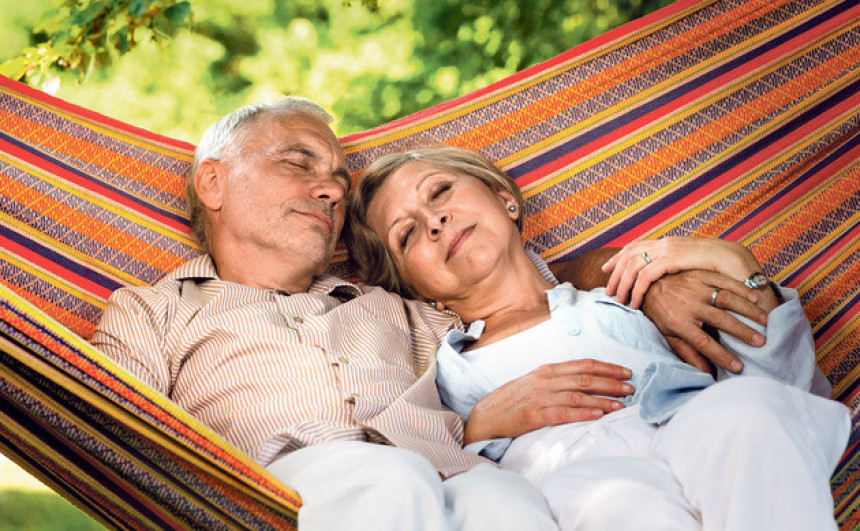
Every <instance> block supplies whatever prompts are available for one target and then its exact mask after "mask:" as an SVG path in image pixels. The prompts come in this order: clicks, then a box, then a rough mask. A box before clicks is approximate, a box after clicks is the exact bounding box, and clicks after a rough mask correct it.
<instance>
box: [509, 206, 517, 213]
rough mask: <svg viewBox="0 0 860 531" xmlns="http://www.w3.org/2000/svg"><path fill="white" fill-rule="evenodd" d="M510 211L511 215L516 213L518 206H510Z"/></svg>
mask: <svg viewBox="0 0 860 531" xmlns="http://www.w3.org/2000/svg"><path fill="white" fill-rule="evenodd" d="M508 211H509V212H511V213H513V212H516V211H517V206H516V205H508Z"/></svg>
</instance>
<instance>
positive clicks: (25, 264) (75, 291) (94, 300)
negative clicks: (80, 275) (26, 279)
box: [0, 248, 107, 320]
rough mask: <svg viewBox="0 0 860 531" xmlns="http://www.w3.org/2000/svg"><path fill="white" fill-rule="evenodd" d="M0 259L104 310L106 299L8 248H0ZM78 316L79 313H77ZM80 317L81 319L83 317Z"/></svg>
mask: <svg viewBox="0 0 860 531" xmlns="http://www.w3.org/2000/svg"><path fill="white" fill-rule="evenodd" d="M0 259H2V260H3V261H5V262H8V263H10V264H12V265H13V266H15V267H17V268H18V269H21V270H22V271H26V272H27V273H29V274H30V275H33V276H34V277H36V278H38V279H39V280H41V281H43V282H45V283H46V284H50V285H52V286H55V287H56V288H57V289H59V290H61V291H62V292H63V293H66V294H68V295H69V296H71V297H74V298H76V299H78V300H80V301H83V302H85V303H87V304H91V305H93V306H95V307H97V308H101V309H102V310H104V307H105V303H106V302H107V299H102V298H101V297H95V296H93V294H92V292H90V291H84V290H81V289H80V288H78V286H77V285H76V284H72V283H70V282H68V281H66V280H64V279H63V278H62V277H59V276H57V275H55V274H53V273H49V272H47V271H45V270H44V269H43V268H41V267H39V266H37V265H36V264H34V263H33V262H30V261H28V260H22V259H20V258H19V256H18V255H16V254H12V253H11V252H9V250H8V249H5V248H0ZM94 283H95V282H94ZM72 313H76V312H72ZM78 317H80V315H78ZM81 319H82V320H83V318H81Z"/></svg>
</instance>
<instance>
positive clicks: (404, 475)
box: [267, 442, 558, 531]
mask: <svg viewBox="0 0 860 531" xmlns="http://www.w3.org/2000/svg"><path fill="white" fill-rule="evenodd" d="M267 469H268V470H269V472H271V473H272V474H273V475H274V476H275V477H276V478H278V479H280V480H281V481H283V482H284V483H285V484H286V485H287V486H289V487H290V488H292V489H294V490H295V491H296V492H298V494H299V495H300V496H301V497H302V503H303V504H302V507H301V509H299V529H300V530H301V531H314V530H326V531H328V530H338V531H339V530H343V529H350V530H365V529H374V530H376V529H378V530H392V531H410V530H425V529H427V530H445V529H464V530H487V531H490V530H493V531H495V530H506V529H510V530H517V531H519V530H523V529H528V530H532V529H534V530H544V529H546V530H555V529H558V527H557V526H556V524H555V521H554V520H553V517H552V514H551V512H550V510H549V508H548V507H547V504H546V502H545V500H544V498H543V496H542V495H541V493H540V491H538V490H537V489H536V488H535V487H534V486H533V485H532V484H531V483H529V482H528V481H526V479H525V478H523V477H522V476H520V475H519V474H516V473H514V472H511V471H508V470H501V469H499V468H496V467H495V466H493V465H490V464H483V465H478V466H477V467H475V468H473V469H472V470H470V471H468V472H465V473H463V474H459V475H457V476H454V477H452V478H450V479H447V480H445V481H442V479H441V478H440V476H439V474H438V473H437V472H436V470H435V469H434V468H433V467H432V466H431V465H430V462H429V461H427V460H426V459H425V458H424V457H422V456H420V455H419V454H416V453H414V452H410V451H408V450H403V449H400V448H396V447H393V446H384V445H377V444H370V443H365V442H331V443H325V444H319V445H315V446H309V447H307V448H302V449H301V450H297V451H295V452H292V453H289V454H286V455H284V456H283V457H280V458H278V459H276V460H275V461H274V462H272V463H271V464H270V465H269V466H268V467H267Z"/></svg>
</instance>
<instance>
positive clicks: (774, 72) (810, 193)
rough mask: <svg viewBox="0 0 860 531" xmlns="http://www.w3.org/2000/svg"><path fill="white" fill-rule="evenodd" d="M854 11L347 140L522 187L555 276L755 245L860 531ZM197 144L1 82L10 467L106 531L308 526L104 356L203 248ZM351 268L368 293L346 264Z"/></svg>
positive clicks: (529, 88) (737, 7) (1, 362)
mask: <svg viewBox="0 0 860 531" xmlns="http://www.w3.org/2000/svg"><path fill="white" fill-rule="evenodd" d="M858 89H860V6H858V0H844V1H839V0H830V1H828V0H711V1H703V2H694V1H692V0H679V1H678V2H676V3H675V4H673V5H671V6H669V7H668V8H665V9H663V10H661V11H659V12H657V13H654V14H652V15H649V16H647V17H644V18H642V19H639V20H637V21H634V22H632V23H629V24H627V25H625V26H623V27H621V28H618V29H616V30H614V31H611V32H609V33H607V34H605V35H603V36H601V37H598V38H596V39H594V40H592V41H590V42H588V43H586V44H584V45H581V46H577V47H576V48H573V49H572V50H570V51H568V52H566V53H564V54H562V55H560V56H558V57H556V58H554V59H552V60H550V61H548V62H546V63H544V64H541V65H537V66H535V67H532V68H530V69H527V70H525V71H523V72H520V73H518V74H516V75H514V76H512V77H510V78H508V79H505V80H503V81H501V82H499V83H496V84H494V85H491V86H489V87H487V88H485V89H482V90H479V91H476V92H474V93H472V94H469V95H467V96H464V97H462V98H459V99H456V100H454V101H451V102H449V103H446V104H443V105H440V106H437V107H434V108H431V109H428V110H426V111H424V112H421V113H418V114H416V115H413V116H409V117H407V118H404V119H401V120H397V121H395V122H392V123H389V124H386V125H383V126H381V127H379V128H376V129H373V130H371V131H367V132H364V133H359V134H355V135H350V136H348V137H346V138H343V139H342V143H343V146H344V149H345V150H346V153H347V159H348V163H349V165H350V169H351V170H352V171H353V172H358V171H360V170H361V169H363V168H365V167H366V166H367V165H368V164H369V163H370V162H371V161H372V160H374V159H375V158H376V157H378V156H380V155H381V154H383V153H388V152H391V151H396V150H400V149H403V148H406V147H413V146H415V145H419V144H426V143H440V142H441V143H445V144H450V145H455V146H460V147H464V148H470V149H474V150H478V151H480V152H481V153H483V154H484V155H486V156H487V157H489V158H490V159H492V160H494V161H496V162H497V163H498V164H499V165H501V166H502V167H503V168H505V169H506V170H507V171H508V172H509V173H510V175H511V176H513V177H514V178H516V180H517V182H518V183H519V184H520V186H521V187H522V189H523V192H524V195H525V198H526V211H525V213H526V224H525V232H524V237H525V239H526V240H527V245H528V246H530V247H531V248H532V249H534V250H535V251H537V252H538V253H539V254H541V255H542V256H543V257H545V258H546V259H547V260H550V261H553V260H565V259H569V258H571V257H574V256H576V255H578V254H580V253H582V252H584V251H586V250H589V249H592V248H596V247H601V246H606V245H610V246H618V245H622V244H624V243H626V242H629V241H630V240H632V239H635V238H658V237H661V236H664V235H683V234H693V235H699V236H714V237H720V238H727V239H731V240H736V241H740V242H742V243H743V244H745V245H747V246H748V247H750V248H751V249H752V250H753V252H754V254H755V255H756V257H757V258H758V259H759V261H760V262H761V263H762V264H763V266H764V270H765V272H766V273H767V274H768V276H770V277H772V278H774V279H776V280H778V281H779V282H781V283H783V284H785V285H788V286H790V287H793V288H796V289H797V290H798V291H799V292H800V296H801V300H802V302H803V305H804V309H805V311H806V314H807V316H808V318H809V320H810V322H811V323H812V328H813V332H814V334H815V343H816V348H817V359H818V364H819V366H820V367H821V368H822V369H823V370H824V372H825V373H826V374H827V375H828V377H829V379H830V381H831V383H832V384H833V389H834V398H835V399H836V400H840V401H842V402H843V403H845V404H846V405H848V406H849V407H850V408H851V410H852V418H853V423H854V430H853V435H852V437H851V441H850V444H849V448H848V450H847V452H846V454H845V455H844V457H843V459H842V460H841V462H840V464H839V466H838V468H837V470H836V473H835V474H834V476H833V480H832V488H833V495H834V504H835V514H836V517H837V521H838V523H839V525H840V527H841V529H843V530H849V529H855V528H857V527H858V526H860V507H858V505H860V499H858V492H860V472H858V465H860V457H858V455H860V452H858V446H860V435H858V434H860V429H858V425H860V388H858V379H860V378H858V377H860V367H858V360H860V90H858ZM193 149H194V147H193V146H191V145H189V144H185V143H182V142H178V141H175V140H172V139H169V138H165V137H162V136H159V135H156V134H153V133H150V132H147V131H144V130H141V129H137V128H134V127H131V126H129V125H127V124H124V123H121V122H118V121H116V120H112V119H110V118H107V117H104V116H102V115H99V114H96V113H93V112H90V111H87V110H86V109H82V108H80V107H77V106H74V105H71V104H69V103H66V102H63V101H60V100H58V99H56V98H53V97H50V96H48V95H46V94H43V93H41V92H38V91H36V90H33V89H31V88H28V87H26V86H24V85H21V84H19V83H16V82H14V81H10V80H8V79H5V78H0V192H2V193H0V273H2V274H0V317H2V319H0V322H2V324H0V396H2V400H3V408H2V411H0V451H2V452H3V453H4V454H6V455H7V456H9V457H10V458H11V459H13V460H14V461H15V462H17V463H18V464H20V465H21V466H23V467H24V468H25V469H27V470H28V471H30V472H31V473H33V474H34V475H36V476H37V477H38V478H40V479H41V480H42V481H44V482H45V483H46V484H48V485H49V486H51V487H52V488H54V489H55V490H57V491H58V492H60V493H61V494H62V495H63V496H65V497H66V498H68V499H69V500H71V501H72V502H73V503H75V504H76V505H77V506H79V507H80V508H81V509H83V510H84V511H86V512H87V513H89V514H90V515H91V516H92V517H93V518H95V519H96V520H98V521H99V522H101V523H102V524H104V525H106V526H108V527H111V528H122V529H125V528H134V529H136V528H152V527H158V528H191V527H193V528H206V529H223V528H253V529H267V528H273V529H284V528H291V527H294V526H295V524H296V514H297V510H298V507H300V505H301V500H300V498H299V497H298V496H297V495H296V493H295V492H293V491H291V490H290V489H289V486H285V485H282V484H280V483H279V482H277V481H276V480H274V479H273V478H272V477H271V476H269V475H268V474H267V473H266V471H265V470H263V469H261V468H260V467H259V466H257V465H256V464H254V463H253V462H251V461H250V460H249V459H248V458H246V457H245V456H243V455H241V454H240V453H238V452H237V451H236V450H235V449H233V448H232V447H231V446H230V445H229V444H228V443H226V442H224V441H223V440H222V439H221V438H220V437H219V436H217V435H215V434H214V433H212V432H211V431H210V430H209V429H208V428H206V427H205V426H203V425H201V424H200V423H198V422H197V421H196V420H195V419H193V418H191V417H190V416H189V415H187V414H185V413H184V412H183V411H181V410H179V409H178V408H177V407H175V406H174V405H173V404H172V403H171V402H169V401H168V400H166V399H165V398H164V397H163V396H161V395H159V394H158V393H155V392H153V391H151V390H149V389H147V388H146V387H144V386H143V385H141V384H140V383H139V382H138V381H137V380H136V379H135V378H134V377H132V376H131V375H129V374H128V373H127V372H125V371H124V370H122V369H121V368H119V367H117V366H116V365H114V364H113V363H111V362H110V361H109V360H107V359H106V358H104V357H103V356H101V355H100V354H99V352H98V351H97V350H95V349H94V348H92V347H90V346H89V345H88V343H87V342H86V339H87V338H89V337H90V336H91V334H92V331H93V327H94V326H95V323H97V322H98V319H99V317H100V314H101V311H102V309H103V308H104V305H105V301H106V299H107V297H108V296H109V295H110V293H111V292H112V291H113V290H115V289H117V288H119V287H121V286H126V285H144V284H152V283H154V282H155V281H157V280H158V279H159V278H161V277H162V276H163V275H164V274H166V273H167V272H169V271H171V270H173V269H174V268H176V267H177V266H178V265H179V264H181V263H183V262H185V261H187V260H188V259H190V258H192V257H194V256H197V254H198V253H199V251H198V250H197V249H196V248H195V247H194V245H193V244H192V242H191V240H190V238H189V236H188V228H187V220H186V215H185V199H184V173H185V172H186V171H187V169H188V168H189V166H190V163H191V159H192V154H193ZM332 271H333V272H335V273H337V274H341V275H346V276H349V274H350V272H349V271H348V269H347V261H346V254H345V251H344V250H343V248H342V247H341V248H340V250H339V252H338V255H337V257H336V260H335V263H334V264H333V266H332Z"/></svg>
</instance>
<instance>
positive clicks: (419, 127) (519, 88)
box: [344, 0, 717, 165]
mask: <svg viewBox="0 0 860 531" xmlns="http://www.w3.org/2000/svg"><path fill="white" fill-rule="evenodd" d="M716 1H717V0H710V1H709V2H706V3H704V2H703V3H702V4H699V5H696V6H693V7H691V8H689V9H687V10H684V11H681V12H679V13H677V14H676V15H675V16H674V17H673V18H672V19H667V20H665V21H663V22H660V23H658V24H655V25H654V26H649V27H645V28H642V30H640V31H639V32H637V33H632V34H629V35H625V36H624V37H623V38H622V39H621V40H619V41H615V42H613V43H611V44H610V45H607V46H603V47H600V48H596V49H594V50H591V51H589V53H588V55H584V56H578V57H574V58H572V59H571V60H570V61H568V62H565V63H562V64H559V65H556V66H554V67H552V68H551V69H548V70H545V71H541V72H539V73H537V74H536V75H535V76H534V77H531V78H528V79H524V80H522V81H520V82H519V83H517V84H514V85H510V86H508V87H505V88H504V89H503V90H502V91H500V92H497V93H494V94H487V95H484V96H482V97H481V98H479V99H477V100H472V101H470V102H464V106H463V107H459V108H456V109H449V110H448V111H446V113H445V114H443V115H439V116H436V117H432V116H431V117H427V118H424V119H423V120H422V121H418V122H416V123H414V124H412V125H408V124H404V126H403V127H404V128H403V129H397V130H393V131H386V132H384V133H382V135H381V136H378V137H372V138H364V139H362V140H361V141H360V142H359V143H357V144H353V145H347V146H344V152H345V153H346V154H350V153H355V152H358V151H362V150H365V149H371V148H375V147H378V146H380V145H383V144H387V143H391V142H395V141H397V140H400V139H402V138H405V137H408V136H411V135H414V134H416V133H419V132H421V131H424V130H426V129H432V128H433V127H437V126H439V125H441V124H443V123H446V122H449V121H452V120H456V119H458V118H461V117H462V116H464V115H466V114H469V113H471V112H474V111H476V110H478V109H481V108H483V107H487V106H489V105H492V104H493V103H496V102H498V101H500V100H503V99H505V98H508V97H510V96H511V95H514V94H518V93H520V92H523V91H524V90H527V89H529V88H532V87H534V86H535V85H538V84H540V83H543V82H544V81H546V80H548V79H551V78H553V77H556V76H557V75H559V73H562V72H565V71H568V70H571V69H573V68H577V67H579V66H581V65H583V64H584V63H586V62H588V61H591V60H593V59H594V58H595V57H600V56H603V55H607V54H609V53H611V52H613V51H615V50H617V49H620V48H622V47H623V46H626V45H628V44H629V43H630V42H632V41H635V40H638V39H640V38H641V37H642V36H643V35H648V34H651V33H655V32H656V31H659V30H661V29H663V28H664V27H666V26H668V25H670V24H674V23H675V22H677V20H679V19H682V18H684V17H686V16H688V15H689V14H690V13H692V12H695V11H699V10H701V9H704V8H705V7H707V6H708V5H711V4H713V3H715V2H716ZM500 165H502V164H500Z"/></svg>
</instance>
